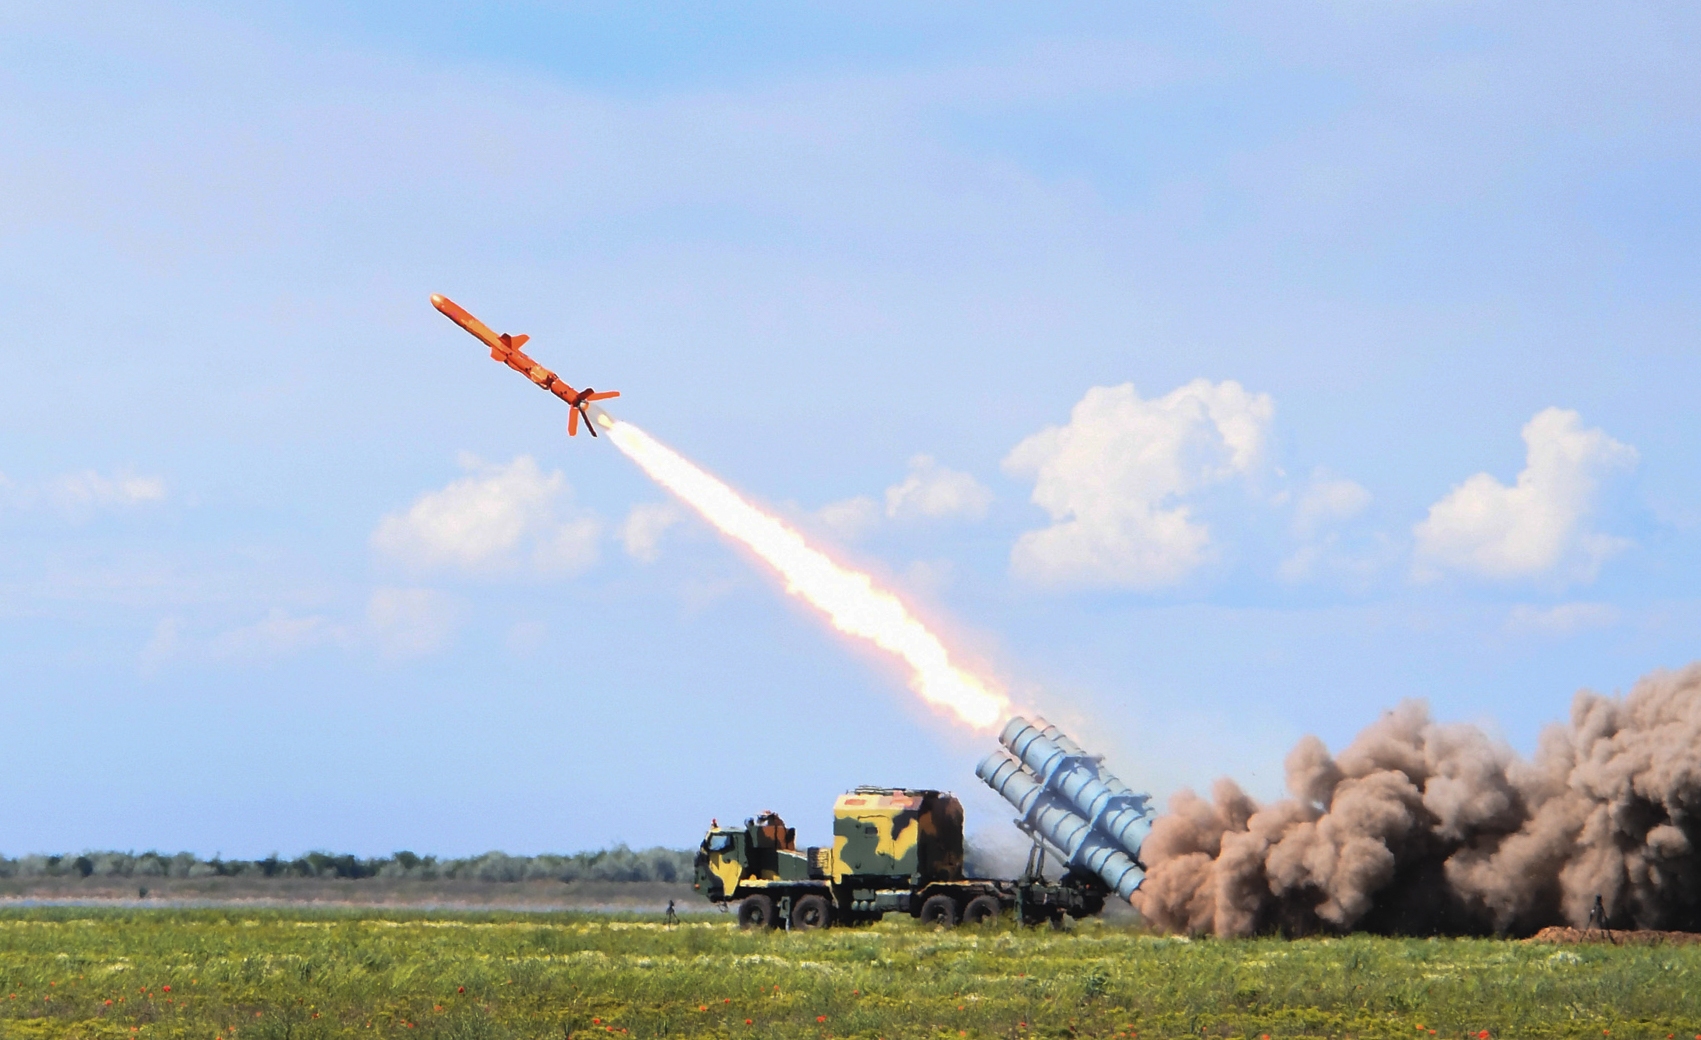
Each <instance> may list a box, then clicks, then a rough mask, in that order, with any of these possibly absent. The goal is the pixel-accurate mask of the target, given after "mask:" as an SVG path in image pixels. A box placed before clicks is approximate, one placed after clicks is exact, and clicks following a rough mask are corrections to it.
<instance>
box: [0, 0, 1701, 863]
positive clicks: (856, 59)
mask: <svg viewBox="0 0 1701 1040" xmlns="http://www.w3.org/2000/svg"><path fill="white" fill-rule="evenodd" d="M1697 21H1698V20H1697V19H1696V18H1695V17H1694V16H1693V15H1690V14H1687V13H1683V12H1679V11H1675V10H1672V9H1660V8H1629V9H1626V8H1623V7H1619V8H1614V9H1611V10H1607V9H1603V8H1600V7H1598V6H1594V5H1551V6H1549V7H1547V8H1544V9H1543V13H1542V16H1541V18H1540V19H1539V20H1537V19H1534V18H1532V17H1530V15H1529V13H1528V11H1527V10H1519V9H1514V8H1490V7H1482V6H1477V5H1455V4H1439V3H1437V4H1425V3H1418V4H1404V5H1380V6H1375V7H1360V6H1352V5H1336V4H1293V5H1285V6H1283V7H1282V8H1280V9H1279V10H1277V9H1269V8H1260V7H1257V6H1254V5H1242V6H1218V7H1209V8H1197V9H1181V10H1157V9H1153V10H1150V11H1147V12H1144V13H1133V14H1131V13H1129V11H1128V10H1127V8H1126V5H1102V6H1094V5H1063V6H1055V7H1051V8H1049V9H1048V10H1047V11H1045V12H1044V13H1036V12H1035V11H1033V10H1031V9H1028V8H1022V7H1015V6H1010V7H1002V8H1000V7H988V6H986V5H973V6H969V5H962V6H951V5H929V6H928V7H927V8H926V10H924V11H919V12H918V11H917V10H915V9H914V5H896V4H889V5H880V4H856V5H848V4H817V5H795V4H789V5H780V4H772V5H742V6H739V7H737V8H736V9H728V8H725V7H719V8H716V9H715V10H714V11H713V12H712V13H711V12H709V11H708V9H707V8H705V7H700V6H694V5H674V6H667V5H650V6H636V5H629V4H619V5H616V4H605V5H594V4H593V5H563V4H542V3H536V4H482V5H467V6H451V5H445V4H435V5H433V4H427V5H417V4H409V5H403V4H371V5H363V6H360V7H358V8H345V7H332V6H328V5H317V4H248V5H243V4H233V5H224V6H222V7H221V8H220V9H218V10H211V9H208V8H206V7H202V6H198V5H181V6H176V5H168V4H136V5H124V6H123V8H122V9H121V10H114V9H112V8H111V7H110V6H109V5H78V4H65V3H55V4H46V3H39V4H38V3H28V2H26V3H22V4H12V5H8V6H7V9H6V11H5V12H4V13H0V157H3V158H0V305H3V306H4V308H5V310H6V313H7V314H9V315H10V316H11V319H12V320H11V322H10V323H9V325H8V326H7V327H8V328H9V330H10V332H9V335H8V336H7V339H6V347H5V349H4V350H0V474H3V481H0V696H4V698H5V706H6V715H7V725H6V726H5V727H4V736H3V737H0V740H3V744H0V751H3V754H0V770H3V774H0V787H3V789H4V790H6V791H7V792H8V795H7V804H8V812H7V818H6V823H5V826H4V828H3V829H0V850H4V851H6V852H8V853H12V854H16V853H20V852H25V851H32V850H51V851H60V850H69V849H80V848H86V847H123V848H128V847H135V848H145V847H161V848H169V849H178V848H186V849H191V850H195V851H199V852H202V853H212V852H223V853H224V854H226V855H249V854H259V855H263V854H265V853H267V852H270V851H273V850H279V851H283V852H293V851H299V850H303V849H306V848H310V847H326V848H336V849H347V850H353V851H358V852H364V853H379V852H387V851H391V850H393V849H395V848H401V847H411V848H415V849H417V850H420V851H432V852H439V853H445V854H456V853H467V852H474V851H482V850H485V849H488V848H493V847H499V848H504V849H508V850H510V851H516V852H530V851H540V850H545V849H573V848H580V847H586V846H595V845H600V844H602V843H605V842H609V841H615V840H625V841H629V842H632V843H635V844H652V843H662V844H671V845H686V844H691V843H693V842H694V841H695V839H696V836H697V834H698V833H699V832H700V829H701V827H702V825H703V824H704V823H705V822H706V820H707V818H708V817H710V816H719V817H721V818H723V819H724V818H728V817H742V816H743V815H746V814H748V813H750V812H753V811H755V810H757V809H762V808H770V807H771V808H775V809H778V810H780V811H781V812H782V813H784V814H785V815H786V816H787V817H788V818H790V819H792V821H793V822H794V823H796V824H798V825H799V826H800V834H801V835H802V837H804V838H806V839H818V838H819V837H820V835H821V834H822V833H824V831H825V825H826V817H827V812H828V808H827V807H828V802H829V799H830V798H831V796H832V795H833V794H834V793H836V792H837V791H839V790H842V789H844V788H846V787H848V786H851V785H854V784H858V783H868V782H881V783H896V784H908V785H913V786H940V787H947V788H954V789H956V790H958V791H959V792H961V793H963V794H964V795H965V796H966V797H968V799H969V810H970V813H971V830H977V829H979V830H983V831H987V832H998V831H999V829H1000V828H1001V827H1002V824H1003V818H1004V814H1003V812H1002V810H1001V809H1000V808H999V806H998V805H997V803H996V802H994V801H993V800H991V797H990V796H983V795H981V794H979V793H978V792H976V791H974V790H973V788H974V787H975V781H974V779H973V776H972V768H973V764H974V762H975V761H976V760H977V759H978V757H979V756H980V755H982V754H984V752H985V750H986V749H987V744H988V740H987V738H985V737H977V736H975V735H972V734H967V733H963V732H959V731H958V730H956V729H955V728H954V727H953V726H951V725H950V724H949V723H947V722H944V721H942V720H939V719H936V718H934V717H933V716H931V715H929V714H928V713H927V712H926V711H925V710H923V709H921V708H919V707H918V706H917V705H916V704H915V703H914V702H913V698H912V696H911V695H910V694H909V693H908V692H907V691H906V689H905V688H904V682H903V676H902V675H901V673H899V672H897V671H896V670H895V669H894V668H893V666H892V665H891V664H890V663H888V662H886V661H883V660H881V659H879V658H878V657H876V656H874V655H873V654H872V653H871V652H869V651H866V650H864V649H862V648H859V647H857V646H854V645H850V644H848V643H847V642H846V641H845V640H844V639H842V638H841V637H839V636H837V635H835V634H833V633H831V632H830V631H828V630H827V629H826V628H825V626H824V625H823V624H821V623H820V621H819V620H818V619H817V618H816V617H814V616H813V615H811V614H810V613H808V612H807V610H806V609H805V608H803V607H801V606H799V605H797V604H795V603H793V602H790V601H788V600H787V599H786V598H785V597H784V595H783V594H782V592H781V590H780V588H779V586H778V584H777V583H776V582H775V581H774V580H773V579H771V578H770V577H769V576H767V575H766V574H764V573H763V572H761V571H760V570H759V569H757V568H756V567H755V566H753V565H752V563H751V561H750V560H749V559H748V558H747V557H745V556H744V555H742V554H741V552H740V551H739V550H737V549H734V548H732V547H730V546H728V545H727V544H725V543H724V542H722V541H721V540H719V539H718V538H717V537H716V536H714V535H713V534H712V533H709V532H708V531H706V530H704V529H703V528H702V527H701V526H700V525H698V524H696V523H695V522H694V521H692V520H691V519H689V518H688V517H683V516H681V515H680V514H678V513H677V512H675V511H673V510H670V509H669V508H668V507H667V506H666V503H665V499H664V496H663V495H662V493H661V492H660V491H659V490H658V489H656V488H655V487H654V486H652V485H650V484H649V483H648V481H646V480H645V479H644V478H643V477H642V476H641V475H640V474H638V473H637V472H636V471H635V470H634V469H633V468H632V467H631V466H630V465H629V464H628V463H627V462H626V461H625V460H624V459H623V458H621V457H620V456H619V455H618V454H617V453H616V452H614V451H612V450H611V449H610V448H609V446H608V445H606V444H602V443H589V442H587V441H586V440H585V438H582V437H581V438H578V439H576V440H574V441H568V440H567V438H566V437H565V436H564V435H563V434H564V431H563V429H562V425H563V422H564V420H565V415H564V414H563V409H561V408H560V407H559V406H558V404H557V403H556V402H554V401H553V400H552V399H551V398H549V397H548V396H547V395H543V394H539V393H537V392H536V391H535V390H530V389H529V388H527V387H525V386H522V385H520V383H519V381H518V380H516V379H514V378H513V377H512V376H511V375H508V374H506V373H505V372H503V371H502V370H501V369H500V368H498V367H497V366H495V365H492V364H491V363H490V362H489V361H488V360H485V359H484V358H483V357H482V356H481V355H480V353H479V351H478V350H477V347H476V344H474V343H473V342H472V341H471V340H470V339H469V338H467V337H466V336H465V335H464V334H462V333H460V332H459V331H458V330H456V329H455V328H454V327H453V326H452V325H450V324H449V323H447V322H445V321H444V320H443V319H442V318H441V317H440V316H439V315H437V314H436V313H435V312H434V311H432V309H431V308H430V306H429V305H428V303H427V297H428V296H429V294H431V293H433V292H441V293H445V294H447V295H449V296H451V297H453V298H454V299H456V300H457V301H459V302H461V303H462V304H464V305H466V306H467V307H468V308H470V309H471V310H472V311H473V312H474V313H476V314H478V315H480V316H481V317H483V318H484V319H485V320H486V321H488V322H489V323H490V324H492V325H493V326H495V327H497V328H498V329H500V330H505V331H510V332H526V333H529V334H531V335H532V337H533V342H532V349H533V353H534V354H535V356H537V357H538V358H539V359H540V360H541V361H543V362H544V363H546V364H549V365H551V366H552V367H554V368H556V369H557V370H559V371H561V372H562V374H563V375H564V376H566V377H567V378H569V379H570V380H573V381H574V382H575V383H576V384H582V383H585V382H589V383H591V384H593V385H595V386H597V387H599V388H600V387H614V388H618V389H620V390H622V391H623V393H624V396H623V397H622V399H621V400H620V401H619V402H618V403H619V405H620V408H619V410H618V414H620V415H621V417H623V418H626V419H629V420H632V421H633V422H636V423H638V424H639V425H641V426H643V427H644V428H645V429H647V430H649V431H651V432H652V433H654V434H655V435H657V436H658V437H660V438H662V439H663V440H664V441H666V442H668V443H670V444H671V445H673V446H674V447H676V448H677V449H679V450H681V451H682V452H684V453H685V454H686V455H688V456H690V457H692V458H693V459H695V460H697V461H698V462H700V463H701V464H703V465H705V466H706V467H708V468H709V469H711V470H713V471H714V472H716V473H718V474H719V475H720V476H722V477H723V478H725V479H727V480H728V481H730V482H731V483H732V484H734V485H735V486H737V487H738V488H740V489H742V490H743V491H745V492H746V493H748V494H749V495H751V496H752V497H754V498H755V499H756V500H758V501H760V502H762V503H764V504H766V505H768V506H770V507H772V508H774V509H776V510H779V511H781V512H783V513H784V514H785V515H787V516H788V517H790V518H791V519H792V520H793V521H794V522H796V523H797V524H799V525H800V526H802V527H804V528H805V529H807V530H808V531H809V532H810V533H811V534H812V535H813V536H814V537H816V538H817V539H819V540H820V541H821V542H822V543H823V544H825V545H827V546H829V547H830V548H831V549H832V551H833V552H834V553H835V554H836V555H838V556H840V557H841V558H843V559H845V560H847V561H850V562H853V563H855V564H857V565H859V566H862V567H865V568H867V569H869V570H870V571H872V572H874V573H876V574H877V575H879V576H881V577H882V579H884V580H886V581H888V582H889V583H890V584H891V585H892V586H893V587H894V588H896V589H898V590H899V591H900V592H901V593H903V594H904V595H905V596H906V597H907V598H908V599H910V600H911V601H912V602H913V603H914V604H915V605H916V607H917V609H918V610H919V611H920V612H921V613H922V614H923V615H924V616H926V617H927V618H928V619H929V620H930V621H932V622H934V623H936V624H937V626H938V627H939V628H940V630H941V631H942V632H943V633H944V634H945V635H946V637H947V639H948V641H949V642H950V643H951V644H952V645H953V646H955V647H959V648H961V649H962V651H963V652H964V653H965V654H966V655H968V656H969V658H970V659H971V660H973V661H975V662H976V663H977V664H978V665H980V666H982V667H984V668H986V669H987V670H988V671H989V672H991V673H992V674H995V675H996V676H997V677H998V678H999V679H1000V680H1001V681H1002V682H1004V683H1005V684H1007V685H1008V686H1009V688H1010V689H1011V690H1012V691H1014V692H1015V693H1016V695H1017V696H1018V699H1020V700H1022V701H1023V702H1024V703H1028V704H1033V705H1037V706H1038V707H1040V708H1041V709H1042V710H1044V711H1046V712H1048V713H1049V714H1050V715H1051V716H1052V717H1053V718H1055V719H1056V720H1057V721H1059V722H1062V723H1064V724H1065V725H1066V728H1071V729H1074V730H1077V731H1078V732H1077V733H1076V736H1077V737H1078V739H1080V740H1081V741H1082V742H1083V743H1085V744H1088V745H1089V746H1091V747H1093V748H1095V749H1097V750H1102V751H1105V752H1107V753H1108V754H1109V755H1110V756H1111V761H1112V763H1113V764H1114V765H1116V767H1117V768H1118V769H1119V771H1120V772H1121V773H1122V774H1123V778H1124V779H1125V780H1127V781H1128V782H1129V783H1130V784H1132V785H1134V786H1135V787H1143V788H1147V789H1150V790H1152V791H1154V792H1155V793H1158V794H1160V795H1163V794H1167V793H1169V792H1170V791H1172V790H1174V789H1175V788H1176V787H1178V786H1180V785H1183V784H1193V785H1202V784H1208V783H1209V782H1210V780H1211V779H1212V778H1213V777H1215V776H1218V775H1223V774H1230V775H1234V776H1236V777H1237V778H1240V779H1242V780H1243V781H1244V782H1246V783H1247V784H1248V785H1249V787H1250V788H1252V789H1253V790H1255V791H1258V792H1261V793H1265V794H1274V793H1276V792H1277V791H1279V789H1280V775H1281V769H1280V764H1281V759H1282V756H1283V755H1284V754H1285V752H1286V749H1287V748H1288V746H1289V745H1290V744H1291V743H1292V741H1293V740H1294V739H1295V738H1296V737H1298V736H1299V735H1300V734H1302V733H1305V732H1315V733H1318V734H1319V735H1321V736H1322V737H1323V738H1324V739H1325V740H1326V741H1328V742H1329V743H1330V744H1331V745H1335V746H1339V745H1340V744H1341V743H1343V742H1344V741H1345V740H1347V739H1349V738H1350V737H1351V735H1352V734H1353V733H1354V732H1356V730H1357V729H1358V728H1359V727H1360V726H1362V725H1363V724H1364V723H1366V722H1367V721H1369V720H1371V719H1373V718H1374V717H1376V715H1377V714H1378V713H1379V712H1380V711H1381V710H1383V709H1384V708H1386V707H1388V706H1389V705H1391V704H1392V703H1394V702H1395V701H1396V700H1398V699H1399V698H1402V697H1413V696H1416V697H1426V698H1428V699H1429V701H1430V702H1431V704H1432V706H1433V708H1434V710H1435V712H1436V714H1437V715H1439V716H1441V717H1443V718H1448V719H1458V720H1468V721H1476V722H1481V723H1484V724H1487V725H1490V726H1492V727H1494V728H1495V729H1496V731H1497V732H1498V733H1500V734H1501V735H1502V736H1503V737H1504V738H1505V739H1506V740H1507V741H1509V742H1510V743H1511V744H1512V745H1513V746H1514V747H1516V748H1520V749H1525V750H1527V749H1529V748H1530V747H1532V746H1533V744H1534V741H1535V739H1536V735H1537V733H1538V732H1539V729H1540V727H1541V726H1542V725H1543V724H1544V723H1546V722H1547V721H1550V720H1553V719H1557V718H1560V717H1563V715H1564V713H1565V712H1566V710H1567V707H1568V703H1569V698H1570V696H1571V694H1572V693H1573V692H1574V691H1575V690H1577V689H1578V688H1580V687H1589V688H1593V689H1598V690H1615V689H1622V688H1625V687H1627V686H1628V685H1629V684H1630V683H1631V682H1633V681H1634V680H1635V679H1636V678H1637V677H1638V676H1640V675H1642V674H1644V673H1646V672H1648V671H1650V670H1653V669H1655V668H1660V667H1672V666H1677V665H1681V664H1685V663H1687V662H1689V661H1690V660H1692V659H1693V658H1694V657H1695V656H1696V652H1695V647H1696V634H1697V632H1698V630H1701V600H1698V599H1697V597H1696V594H1695V591H1694V581H1693V578H1694V575H1695V573H1696V569H1697V564H1698V563H1701V552H1698V548H1697V547H1698V544H1701V541H1698V540H1701V486H1698V485H1697V482H1696V481H1695V479H1694V474H1695V473H1696V472H1701V447H1698V446H1701V417H1698V413H1697V410H1696V409H1695V408H1694V406H1693V402H1694V400H1695V399H1696V396H1697V395H1696V391H1697V389H1698V383H1701V379H1698V377H1701V363H1698V362H1697V360H1696V357H1697V354H1696V350H1695V344H1696V339H1697V336H1696V334H1697V330H1698V327H1701V306H1698V304H1697V300H1701V294H1698V293H1697V289H1698V288H1701V284H1698V283H1701V250H1697V249H1696V245H1697V240H1698V237H1701V205H1698V203H1697V201H1696V199H1697V194H1696V192H1695V190H1694V186H1695V185H1696V183H1697V181H1698V175H1701V133H1698V130H1701V120H1698V115H1701V75H1698V74H1697V73H1698V71H1701V70H1698V69H1697V62H1696V59H1695V57H1694V55H1695V54H1696V53H1697V43H1698V42H1701V41H1698V40H1697V35H1698V33H1697V28H1698V25H1697ZM1048 430H1051V431H1053V432H1051V433H1047V432H1045V431H1048ZM1018 446H1022V447H1021V448H1020V449H1019V447H1018ZM812 828H813V829H812ZM1003 829H1004V830H1008V828H1003Z"/></svg>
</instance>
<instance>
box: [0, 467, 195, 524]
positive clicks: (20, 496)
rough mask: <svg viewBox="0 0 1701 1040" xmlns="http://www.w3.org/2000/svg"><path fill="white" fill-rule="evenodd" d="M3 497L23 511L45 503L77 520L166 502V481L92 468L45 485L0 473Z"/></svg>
mask: <svg viewBox="0 0 1701 1040" xmlns="http://www.w3.org/2000/svg"><path fill="white" fill-rule="evenodd" d="M0 496H4V499H5V500H8V501H10V502H11V503H12V504H13V505H15V506H17V507H19V508H24V509H28V508H33V507H34V506H36V505H38V504H42V503H45V504H46V505H48V506H51V507H52V508H54V509H56V510H58V511H59V512H60V513H62V514H64V515H65V516H67V517H69V518H71V519H73V520H86V519H88V517H90V516H91V515H93V514H94V513H95V512H96V511H97V510H102V509H125V508H129V507H131V506H139V505H145V504H147V503H150V502H161V501H164V500H165V481H163V480H161V479H160V478H159V477H138V476H135V475H133V474H118V475H116V476H110V477H108V476H104V475H102V474H100V473H97V472H96V471H94V470H92V469H89V470H83V471H82V472H81V473H64V474H61V475H59V476H57V477H53V478H52V479H50V480H48V481H46V482H45V483H43V484H41V485H30V484H17V483H14V482H13V481H11V480H9V479H7V477H6V475H5V474H4V473H0Z"/></svg>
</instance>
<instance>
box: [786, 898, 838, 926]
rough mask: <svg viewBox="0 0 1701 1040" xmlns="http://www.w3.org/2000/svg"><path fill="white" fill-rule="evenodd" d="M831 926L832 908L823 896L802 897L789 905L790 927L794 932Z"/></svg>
mask: <svg viewBox="0 0 1701 1040" xmlns="http://www.w3.org/2000/svg"><path fill="white" fill-rule="evenodd" d="M832 924H833V908H832V906H830V905H829V904H828V903H827V900H826V897H824V896H804V897H802V898H801V899H799V900H798V901H797V902H795V903H793V904H792V905H791V926H792V929H793V930H794V931H799V932H804V931H808V930H809V929H811V928H828V927H831V926H832Z"/></svg>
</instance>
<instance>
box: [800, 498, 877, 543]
mask: <svg viewBox="0 0 1701 1040" xmlns="http://www.w3.org/2000/svg"><path fill="white" fill-rule="evenodd" d="M815 517H816V519H818V520H820V521H821V523H823V524H825V525H826V526H827V529H828V530H830V531H832V532H833V533H834V534H836V535H838V536H839V537H840V538H843V539H845V540H847V541H855V540H856V539H858V538H861V537H862V536H863V535H865V534H867V533H868V532H870V531H872V530H874V528H875V527H876V526H877V525H878V524H879V523H880V504H879V503H878V502H875V501H874V500H873V499H872V498H869V497H868V496H867V495H858V496H857V497H855V498H847V499H845V500H844V501H842V502H829V503H828V504H827V505H824V506H822V507H821V508H820V509H817V510H816V511H815Z"/></svg>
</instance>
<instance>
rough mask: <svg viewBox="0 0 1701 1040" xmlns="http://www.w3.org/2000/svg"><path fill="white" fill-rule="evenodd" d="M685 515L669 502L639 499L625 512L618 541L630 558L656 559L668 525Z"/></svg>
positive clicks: (648, 560) (647, 561)
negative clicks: (636, 503) (640, 500)
mask: <svg viewBox="0 0 1701 1040" xmlns="http://www.w3.org/2000/svg"><path fill="white" fill-rule="evenodd" d="M684 516H685V514H684V513H683V512H681V511H680V508H679V506H678V505H677V504H675V503H673V502H642V503H639V504H638V505H635V506H633V507H632V511H631V512H630V513H628V514H626V522H625V523H623V524H621V525H620V541H621V542H622V544H624V545H625V546H626V552H627V553H628V554H630V555H631V556H632V558H633V559H636V560H642V561H643V562H645V563H654V562H656V556H657V554H658V553H659V552H660V550H661V539H662V535H664V534H666V533H667V530H668V528H670V527H672V526H673V525H675V524H677V523H679V521H680V520H682V519H684Z"/></svg>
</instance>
